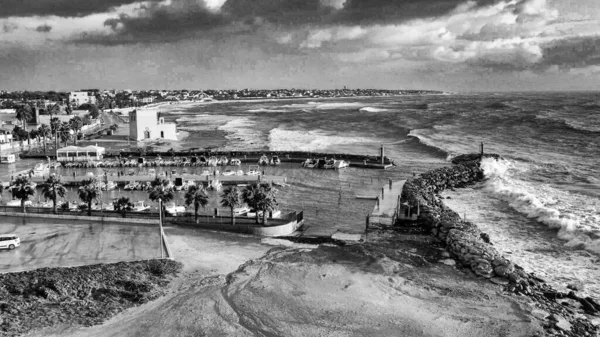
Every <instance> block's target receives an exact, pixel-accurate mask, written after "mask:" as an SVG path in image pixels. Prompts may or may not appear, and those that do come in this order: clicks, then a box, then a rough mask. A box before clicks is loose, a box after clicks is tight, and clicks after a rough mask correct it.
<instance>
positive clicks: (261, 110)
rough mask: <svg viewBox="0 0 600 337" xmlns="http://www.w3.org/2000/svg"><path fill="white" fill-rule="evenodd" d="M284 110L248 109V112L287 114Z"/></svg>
mask: <svg viewBox="0 0 600 337" xmlns="http://www.w3.org/2000/svg"><path fill="white" fill-rule="evenodd" d="M287 111H288V110H285V109H267V108H258V109H250V110H248V112H287Z"/></svg>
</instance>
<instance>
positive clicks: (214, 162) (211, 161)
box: [208, 156, 219, 166]
mask: <svg viewBox="0 0 600 337" xmlns="http://www.w3.org/2000/svg"><path fill="white" fill-rule="evenodd" d="M218 163H219V160H218V159H217V157H215V156H211V157H210V158H208V166H217V164H218Z"/></svg>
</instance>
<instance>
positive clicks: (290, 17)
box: [76, 0, 496, 44]
mask: <svg viewBox="0 0 600 337" xmlns="http://www.w3.org/2000/svg"><path fill="white" fill-rule="evenodd" d="M334 2H335V1H334ZM465 2H466V1H465V0H368V1H367V0H346V1H345V2H343V1H341V0H340V1H339V2H338V3H339V4H340V5H342V3H343V6H341V7H338V8H336V6H332V5H331V3H332V1H324V0H227V1H226V2H225V3H224V4H223V6H222V7H221V10H220V11H218V12H214V11H211V10H209V9H207V8H206V7H205V6H204V5H203V3H202V2H201V1H196V0H174V1H173V4H172V5H170V6H163V5H158V4H153V5H151V6H149V7H148V8H146V9H145V10H144V11H143V14H142V15H141V16H136V17H129V16H120V17H118V18H113V19H109V20H107V21H106V22H105V25H106V26H108V27H111V28H112V29H113V31H114V34H111V35H109V36H107V35H103V36H98V35H89V34H87V35H83V36H80V38H78V39H77V40H76V42H78V43H91V44H124V43H137V42H152V41H163V40H179V39H184V38H187V37H189V36H193V35H194V34H197V33H199V32H207V31H211V30H213V29H214V28H220V29H221V32H223V31H226V32H227V33H230V34H231V33H238V32H242V31H250V30H252V29H255V28H256V27H258V26H260V25H263V24H274V25H276V26H280V27H288V28H290V27H298V26H303V25H311V26H313V27H318V26H329V25H334V24H344V25H355V24H377V23H392V22H397V23H400V22H403V21H406V20H410V19H415V18H422V17H435V16H439V15H443V14H446V13H448V12H450V11H451V10H453V9H454V8H456V6H458V5H460V4H463V3H465ZM494 2H496V0H478V1H476V2H475V3H476V5H479V6H483V5H489V4H491V3H494ZM212 33H214V31H213V32H212Z"/></svg>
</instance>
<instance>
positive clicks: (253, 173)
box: [246, 165, 260, 176]
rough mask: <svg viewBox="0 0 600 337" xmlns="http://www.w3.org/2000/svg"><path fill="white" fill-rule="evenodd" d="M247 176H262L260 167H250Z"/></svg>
mask: <svg viewBox="0 0 600 337" xmlns="http://www.w3.org/2000/svg"><path fill="white" fill-rule="evenodd" d="M246 175H249V176H258V175H260V171H259V167H258V165H250V166H249V167H248V172H246Z"/></svg>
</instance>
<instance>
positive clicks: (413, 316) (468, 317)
mask: <svg viewBox="0 0 600 337" xmlns="http://www.w3.org/2000/svg"><path fill="white" fill-rule="evenodd" d="M166 232H167V235H168V237H169V241H170V243H171V246H172V247H173V252H174V255H175V257H176V260H177V261H181V262H182V263H183V264H184V270H183V273H182V274H181V275H180V276H179V277H178V278H177V279H176V280H175V281H174V282H173V283H172V286H171V288H170V290H169V291H168V294H167V296H165V297H163V298H161V299H158V300H157V301H154V302H151V303H147V304H144V305H142V306H139V307H136V308H132V309H129V310H127V311H125V312H123V313H121V314H118V315H116V316H115V317H113V318H112V319H110V320H109V321H107V322H105V323H104V324H102V325H99V326H94V327H89V328H79V327H57V328H56V327H55V328H52V329H45V330H42V331H38V332H36V333H33V334H30V335H29V336H192V335H194V336H486V335H487V336H500V335H502V336H533V335H536V334H537V333H539V332H541V328H540V325H539V323H538V322H537V321H536V319H534V318H533V316H532V315H531V314H530V311H531V308H530V307H529V306H528V305H527V304H526V300H525V299H524V298H519V297H516V296H510V295H505V294H502V293H501V291H500V287H499V286H495V285H492V284H490V283H488V282H485V281H483V280H481V279H479V278H476V277H475V276H473V275H471V274H469V273H465V272H463V271H459V270H456V269H455V268H454V267H452V266H447V265H444V264H442V263H438V262H437V261H438V260H439V259H440V258H441V254H442V253H443V251H442V249H441V248H438V247H437V245H436V244H435V243H434V242H430V240H431V238H430V237H428V236H422V235H411V234H409V235H396V234H393V233H390V232H378V233H371V234H370V236H369V239H368V242H367V243H365V244H354V245H346V246H334V245H329V244H324V245H320V246H316V245H303V244H291V243H289V242H287V243H286V244H285V245H277V244H278V243H279V242H281V240H276V239H264V240H263V241H261V240H260V239H258V238H254V237H248V236H241V235H233V234H223V233H214V232H202V231H193V230H187V229H180V228H167V229H166ZM430 244H431V246H430Z"/></svg>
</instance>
